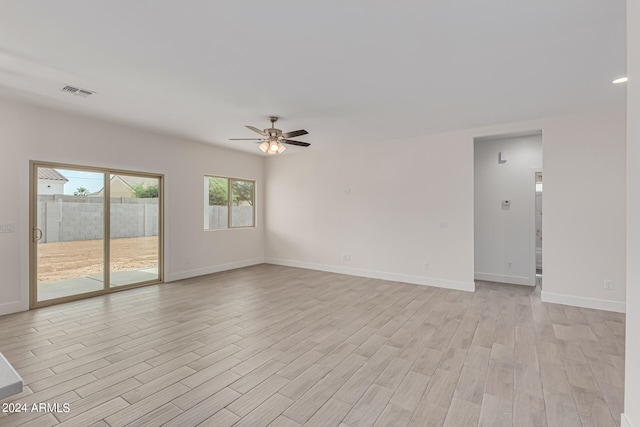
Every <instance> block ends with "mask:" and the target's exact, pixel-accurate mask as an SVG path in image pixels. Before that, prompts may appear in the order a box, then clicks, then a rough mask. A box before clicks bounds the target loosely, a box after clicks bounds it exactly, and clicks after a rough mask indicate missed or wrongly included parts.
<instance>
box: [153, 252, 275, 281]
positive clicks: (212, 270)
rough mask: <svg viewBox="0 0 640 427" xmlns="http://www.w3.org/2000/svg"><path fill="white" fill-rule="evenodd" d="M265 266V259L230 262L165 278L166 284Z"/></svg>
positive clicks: (168, 275)
mask: <svg viewBox="0 0 640 427" xmlns="http://www.w3.org/2000/svg"><path fill="white" fill-rule="evenodd" d="M258 264H264V258H253V259H247V260H242V261H237V262H230V263H228V264H220V265H212V266H210V267H204V268H197V269H195V270H187V271H180V272H177V273H173V274H167V276H166V277H165V281H166V282H174V281H176V280H183V279H189V278H191V277H198V276H204V275H207V274H212V273H219V272H221V271H226V270H233V269H235V268H242V267H250V266H252V265H258Z"/></svg>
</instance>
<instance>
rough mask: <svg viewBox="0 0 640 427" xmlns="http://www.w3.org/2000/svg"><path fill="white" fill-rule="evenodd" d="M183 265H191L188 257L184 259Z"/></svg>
mask: <svg viewBox="0 0 640 427" xmlns="http://www.w3.org/2000/svg"><path fill="white" fill-rule="evenodd" d="M184 263H185V264H187V265H189V264H191V258H189V257H188V256H187V257H184Z"/></svg>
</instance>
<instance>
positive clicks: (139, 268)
mask: <svg viewBox="0 0 640 427" xmlns="http://www.w3.org/2000/svg"><path fill="white" fill-rule="evenodd" d="M110 183H111V186H110V191H111V207H110V218H109V219H110V225H109V227H110V235H111V236H110V237H111V245H110V246H111V251H110V261H111V266H110V276H111V280H110V281H111V286H122V285H131V284H134V283H141V282H147V281H151V280H158V279H159V268H158V267H159V260H160V250H159V248H160V239H159V233H158V231H159V220H160V199H159V186H160V180H159V179H158V178H150V177H144V176H134V175H111V178H110Z"/></svg>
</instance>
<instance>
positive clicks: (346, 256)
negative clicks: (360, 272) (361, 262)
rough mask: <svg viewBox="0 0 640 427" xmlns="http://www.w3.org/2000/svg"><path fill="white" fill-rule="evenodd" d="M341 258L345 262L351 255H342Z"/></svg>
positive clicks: (349, 259)
mask: <svg viewBox="0 0 640 427" xmlns="http://www.w3.org/2000/svg"><path fill="white" fill-rule="evenodd" d="M342 260H343V261H346V262H349V261H351V255H342Z"/></svg>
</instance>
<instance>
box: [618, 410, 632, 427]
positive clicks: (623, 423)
mask: <svg viewBox="0 0 640 427" xmlns="http://www.w3.org/2000/svg"><path fill="white" fill-rule="evenodd" d="M620 427H633V424H631V421H629V418H627V416H626V415H625V414H624V412H623V413H622V414H620Z"/></svg>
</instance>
